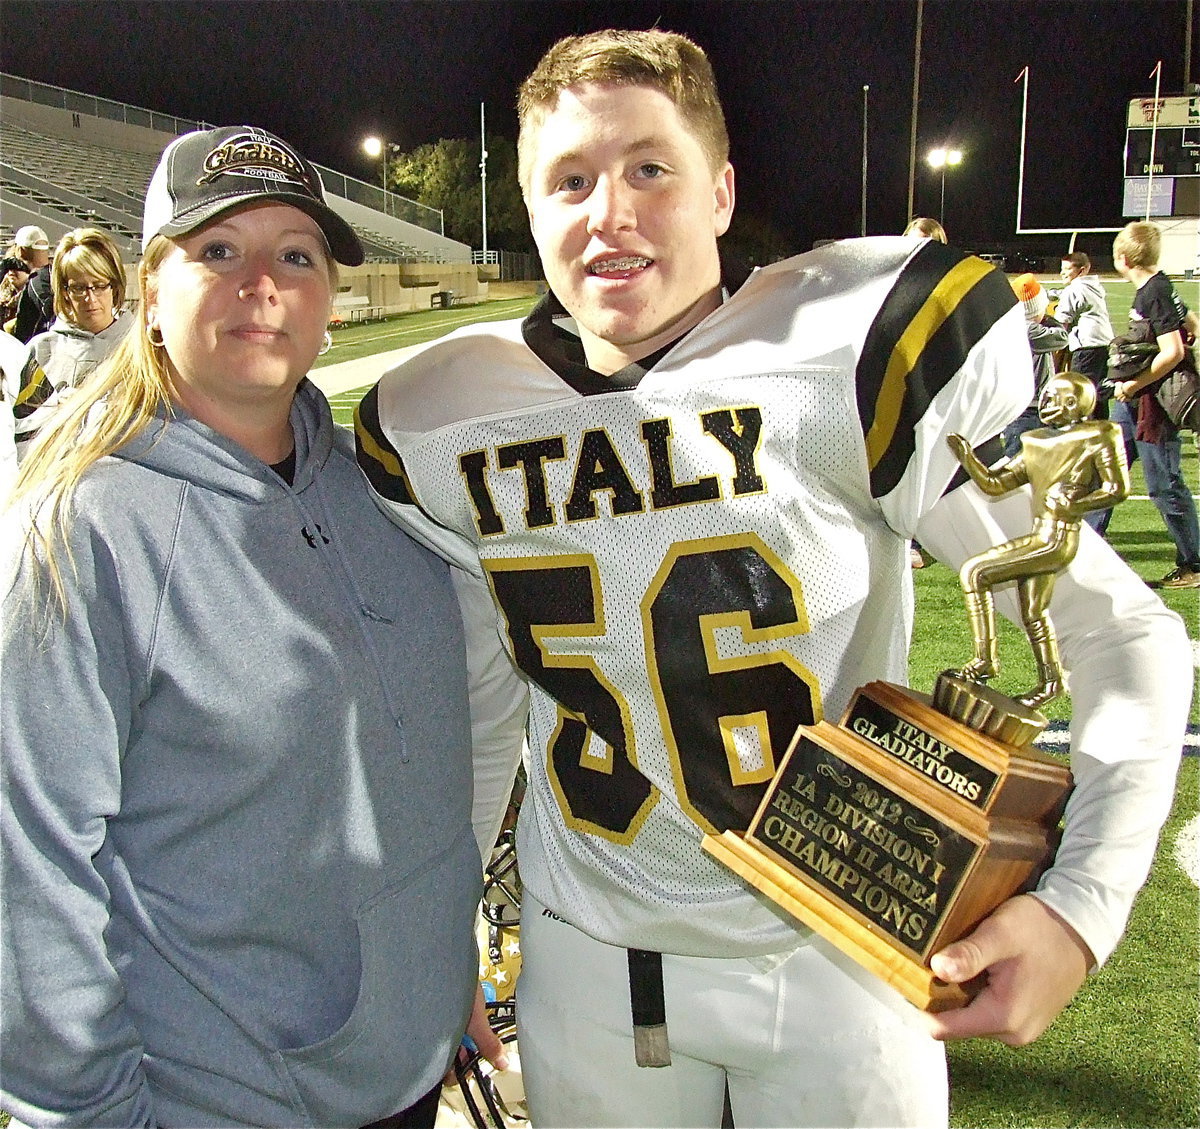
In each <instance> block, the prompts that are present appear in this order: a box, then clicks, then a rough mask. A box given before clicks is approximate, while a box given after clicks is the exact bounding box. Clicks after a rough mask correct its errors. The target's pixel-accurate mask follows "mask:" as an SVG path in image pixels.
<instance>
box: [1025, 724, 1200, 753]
mask: <svg viewBox="0 0 1200 1129" xmlns="http://www.w3.org/2000/svg"><path fill="white" fill-rule="evenodd" d="M1033 743H1034V745H1036V746H1037V747H1038V748H1040V749H1046V750H1047V751H1049V752H1053V753H1057V752H1061V751H1063V750H1066V749H1068V748H1070V745H1071V731H1070V729H1068V728H1067V726H1066V723H1065V722H1053V721H1052V722H1051V723H1050V725H1049V726H1048V727H1047V729H1046V731H1045V732H1044V733H1042V734H1041V735H1040V736H1039V737H1037V738H1036V739H1035V740H1034V742H1033ZM1183 755H1184V756H1185V757H1195V756H1200V729H1198V728H1197V727H1196V726H1194V725H1189V726H1188V727H1187V732H1186V733H1185V734H1184V736H1183Z"/></svg>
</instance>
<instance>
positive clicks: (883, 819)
mask: <svg viewBox="0 0 1200 1129" xmlns="http://www.w3.org/2000/svg"><path fill="white" fill-rule="evenodd" d="M981 691H982V695H981V693H980V692H981ZM936 697H937V698H938V702H939V704H938V706H935V705H934V702H933V700H932V699H931V698H930V697H929V696H928V695H923V694H920V693H917V692H915V691H912V690H908V689H905V688H903V687H900V686H897V685H894V684H892V683H889V682H873V683H869V684H868V685H866V686H864V687H862V688H860V689H859V690H858V691H857V693H856V694H855V696H854V698H853V700H852V701H851V703H850V705H849V707H848V708H847V710H846V713H845V715H844V716H843V717H842V719H841V722H840V723H839V724H837V725H833V724H830V723H829V722H818V723H817V724H815V725H806V726H801V727H800V729H799V730H798V731H797V732H796V735H795V737H794V739H793V741H792V744H791V746H790V747H789V749H788V751H787V754H786V755H785V757H784V760H783V762H782V764H781V766H780V768H779V771H778V772H777V773H776V775H775V778H774V780H773V781H772V783H771V785H770V787H769V788H768V789H767V792H766V794H765V796H764V797H763V800H762V803H761V804H760V805H759V808H758V811H757V812H756V813H755V816H754V818H753V820H752V821H751V823H750V827H749V829H748V830H747V831H746V833H745V834H744V835H740V834H737V833H735V832H732V831H726V832H725V833H724V834H723V835H719V836H715V835H709V836H706V837H705V839H704V843H703V846H704V849H705V850H706V851H707V852H709V853H710V854H712V855H713V856H714V857H716V858H717V859H719V860H720V861H721V862H723V863H725V865H727V866H728V867H730V868H731V869H732V870H734V871H736V872H737V873H738V874H740V875H741V876H742V877H743V878H744V879H746V880H747V881H748V882H749V883H750V884H751V885H753V886H755V887H756V888H758V889H759V890H761V891H762V892H763V893H764V894H766V895H767V896H768V897H769V898H771V899H772V900H773V901H774V902H776V903H777V904H778V905H779V906H781V907H782V908H784V909H786V910H788V911H789V912H790V913H792V914H793V915H794V916H795V917H797V918H799V919H800V920H801V921H802V922H804V923H805V924H806V925H808V926H809V927H810V928H812V929H813V930H814V931H815V932H817V933H819V934H820V935H821V936H823V937H824V938H825V939H826V940H827V941H829V942H830V943H832V944H833V945H835V946H836V947H837V948H839V949H841V951H842V952H844V953H846V954H847V955H848V956H850V957H852V958H853V959H855V960H856V961H858V963H859V964H861V965H863V966H864V967H865V968H867V969H868V970H869V971H871V972H873V973H874V974H875V975H877V976H879V977H880V978H881V979H883V980H884V981H886V982H887V983H889V984H891V985H892V986H893V987H895V988H896V989H897V990H898V991H900V992H901V993H902V994H903V995H904V996H905V997H906V998H907V999H908V1000H910V1001H911V1002H912V1003H914V1004H916V1005H917V1006H918V1007H920V1008H922V1009H924V1010H926V1011H931V1012H936V1011H942V1010H944V1009H946V1008H950V1007H960V1006H962V1005H963V1004H964V1003H966V1002H967V1001H968V1000H969V999H970V998H971V996H972V995H973V994H974V990H977V989H978V987H979V985H974V984H967V985H958V984H947V983H945V982H944V981H941V980H939V979H937V978H936V977H935V976H934V975H933V973H932V972H931V971H930V969H929V967H928V964H929V958H930V957H931V956H932V955H933V954H934V953H935V952H937V951H938V950H939V949H941V948H944V947H945V946H946V945H948V944H950V943H951V942H953V941H955V940H958V939H959V938H960V937H962V936H964V935H965V934H966V933H969V932H970V931H971V929H973V928H974V927H975V925H977V924H978V923H979V922H980V921H981V920H982V919H983V918H984V917H986V916H987V915H988V914H989V913H990V912H991V911H992V910H993V909H995V908H996V907H997V906H998V905H999V904H1000V903H1001V902H1003V901H1004V900H1005V899H1007V898H1009V897H1011V896H1012V895H1014V894H1016V893H1019V892H1020V891H1021V890H1023V889H1026V888H1031V887H1032V885H1033V884H1034V883H1035V882H1036V881H1037V878H1038V876H1039V875H1040V874H1041V872H1042V871H1043V870H1044V869H1045V868H1046V866H1048V865H1049V863H1050V861H1051V860H1052V859H1053V857H1054V852H1055V850H1056V849H1057V846H1058V838H1059V833H1058V822H1059V819H1060V817H1061V815H1062V810H1063V806H1064V804H1065V803H1066V797H1067V794H1068V792H1069V790H1070V784H1071V777H1070V772H1069V771H1068V769H1067V768H1066V767H1065V766H1064V765H1062V764H1061V763H1059V762H1058V761H1056V760H1054V759H1053V758H1051V757H1049V756H1045V755H1043V754H1041V753H1038V752H1037V751H1035V750H1031V749H1027V748H1025V747H1023V744H1021V743H1014V738H1015V739H1016V741H1017V742H1023V741H1028V740H1031V739H1032V738H1033V736H1035V735H1036V734H1037V732H1039V731H1040V729H1041V727H1042V726H1044V725H1045V719H1044V718H1043V717H1042V716H1041V715H1040V714H1038V713H1037V711H1035V710H1032V709H1028V708H1025V707H1020V706H1019V705H1017V703H1014V702H1012V701H1010V700H1008V699H1004V698H1003V697H1002V696H1001V695H999V694H996V693H995V692H994V691H993V692H989V691H988V688H987V687H983V686H980V685H978V684H972V683H969V682H964V680H961V679H957V678H956V676H954V675H951V674H945V675H943V676H942V677H941V679H940V680H939V685H938V689H937V691H936ZM981 697H982V699H984V700H983V701H982V703H981V701H980V698H981ZM993 698H994V699H996V701H992V700H990V699H993ZM943 707H944V708H949V709H956V710H957V711H958V712H960V713H965V714H967V715H968V716H971V715H975V718H974V719H975V720H978V715H980V714H982V715H984V716H985V720H984V721H983V724H984V726H985V727H988V726H990V727H993V728H995V727H999V728H1000V729H1002V730H1004V731H1005V736H1006V737H1007V739H1006V740H1005V739H1000V738H999V737H997V736H993V735H990V734H988V733H986V732H980V731H979V730H977V729H974V728H972V727H971V726H970V725H969V724H967V723H965V722H964V721H961V720H958V719H956V718H954V717H951V716H948V715H947V714H946V713H944V712H942V708H943ZM1005 707H1007V708H1005ZM1014 707H1015V708H1014ZM1001 712H1002V714H1003V717H1004V719H1005V720H1004V721H1003V722H999V723H996V724H993V723H992V721H991V719H992V718H994V717H998V716H1001ZM1013 713H1015V714H1016V715H1017V718H1016V719H1015V720H1014V719H1013V717H1012V714H1013Z"/></svg>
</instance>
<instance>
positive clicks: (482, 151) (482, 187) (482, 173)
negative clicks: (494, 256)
mask: <svg viewBox="0 0 1200 1129" xmlns="http://www.w3.org/2000/svg"><path fill="white" fill-rule="evenodd" d="M484 105H485V103H483V102H480V103H479V196H480V200H481V201H482V204H483V216H482V219H483V261H484V263H485V264H486V263H487V261H488V245H487V158H488V152H487V129H486V127H485V125H484Z"/></svg>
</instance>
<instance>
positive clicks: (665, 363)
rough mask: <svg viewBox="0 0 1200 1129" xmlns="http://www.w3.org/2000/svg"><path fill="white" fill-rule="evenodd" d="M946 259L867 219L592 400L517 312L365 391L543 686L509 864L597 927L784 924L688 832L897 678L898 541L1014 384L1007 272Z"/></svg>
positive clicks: (418, 488) (736, 950)
mask: <svg viewBox="0 0 1200 1129" xmlns="http://www.w3.org/2000/svg"><path fill="white" fill-rule="evenodd" d="M926 247H931V245H926ZM964 261H965V260H964V259H963V257H962V256H959V255H957V254H955V253H954V252H951V251H949V250H948V249H945V248H941V247H940V245H938V249H937V250H936V251H927V250H922V251H921V252H919V253H918V257H916V258H914V256H913V248H912V244H911V242H906V241H903V240H890V239H884V240H867V241H854V242H852V243H849V244H845V245H841V246H836V247H833V248H829V249H826V250H823V251H821V252H815V253H813V254H811V255H808V256H802V257H800V258H798V259H796V260H790V261H788V262H786V263H780V264H775V265H774V266H772V267H769V268H766V269H764V270H761V271H758V272H756V273H755V274H754V275H753V276H752V277H751V279H750V280H749V281H748V282H747V283H746V284H745V286H743V287H742V289H741V290H740V291H738V293H737V294H735V295H734V296H733V297H732V298H730V300H729V301H727V302H726V303H725V304H724V305H723V306H722V307H721V308H720V309H718V310H717V311H716V312H715V313H713V314H712V315H710V317H709V318H708V319H706V320H705V321H704V322H703V323H701V325H699V326H698V327H697V328H696V329H695V330H693V331H692V332H691V333H690V334H689V335H688V336H687V337H686V338H684V339H683V340H682V341H681V342H680V343H678V344H677V345H676V347H675V348H674V349H672V350H670V351H669V352H668V353H667V354H666V356H665V357H663V358H662V359H661V360H660V361H659V363H658V364H657V365H655V367H654V368H653V369H652V370H651V371H650V372H649V373H647V374H646V375H645V377H644V378H643V379H642V380H641V381H640V382H639V383H638V384H637V385H636V386H634V387H632V388H628V389H622V390H619V391H613V392H609V393H603V394H599V395H588V396H583V395H580V394H579V393H578V392H575V391H573V390H572V389H570V388H568V387H567V386H566V385H565V384H564V382H562V381H561V380H558V379H557V378H556V377H555V376H554V374H553V371H552V370H553V367H554V364H553V361H554V359H553V357H552V356H551V357H550V358H549V363H547V357H546V356H539V355H537V354H536V353H535V352H534V351H533V350H531V349H529V348H527V347H522V346H521V345H519V343H518V339H517V333H518V328H517V327H516V324H515V323H513V324H509V325H507V326H501V327H495V326H491V327H475V328H473V329H472V330H470V331H467V332H465V333H464V334H463V335H461V336H459V337H458V338H457V340H453V339H452V340H448V341H447V343H446V345H445V347H444V348H440V349H439V348H434V349H431V350H429V351H427V352H426V353H425V354H422V356H421V357H420V358H418V360H417V362H416V363H415V365H414V364H410V365H409V366H407V367H406V369H405V372H404V376H403V379H402V380H399V381H390V382H385V384H384V387H382V388H381V389H380V391H379V392H378V394H377V395H376V396H375V399H374V402H368V403H367V404H366V406H365V410H364V413H363V418H364V420H366V421H368V431H370V432H371V433H370V434H369V435H368V436H367V442H368V443H369V444H373V445H375V446H376V447H377V448H379V449H381V450H386V451H387V452H389V453H390V454H389V456H388V457H389V458H393V457H394V460H395V463H396V465H397V466H399V467H402V468H403V473H404V477H405V481H406V482H407V483H408V484H409V485H410V486H411V490H412V492H413V495H414V497H413V498H412V499H411V501H415V502H416V503H417V504H418V505H419V507H420V509H421V511H423V518H421V520H427V519H432V520H433V521H434V522H436V523H437V524H438V525H439V526H440V527H442V528H443V529H446V530H449V531H451V533H452V534H455V535H457V539H458V540H459V541H460V542H461V548H460V550H459V551H460V552H461V554H462V556H463V558H464V559H467V558H469V557H470V556H471V555H472V554H478V557H479V558H481V559H482V561H483V564H484V568H485V570H486V572H487V575H488V579H489V583H490V584H491V585H492V589H493V593H494V595H495V597H496V600H497V603H498V605H499V606H500V608H501V609H502V611H501V621H500V626H501V634H502V636H503V637H504V638H505V640H506V643H507V645H508V646H509V647H510V649H511V650H512V652H513V654H514V656H515V658H516V661H517V663H518V665H519V666H521V667H522V669H523V670H524V671H525V672H526V673H527V674H528V675H529V676H530V678H531V680H532V683H533V687H534V689H533V693H532V708H531V726H530V748H531V752H532V761H533V763H532V764H531V769H530V783H529V791H528V793H527V796H526V800H525V804H524V806H523V808H522V815H521V824H520V827H519V832H518V850H519V853H520V858H521V870H522V877H523V880H524V882H525V883H526V885H527V887H528V888H529V889H530V890H531V891H532V892H533V893H534V895H535V896H536V897H537V899H538V900H539V901H540V902H541V903H542V904H543V905H545V906H547V907H548V908H549V909H551V910H552V911H553V912H555V913H557V914H559V915H560V916H562V917H564V918H565V919H567V920H568V921H570V922H572V923H573V924H575V925H576V926H578V927H579V928H581V929H583V930H585V931H586V932H588V933H589V934H591V935H592V936H595V937H597V938H599V939H600V940H603V941H607V942H610V943H613V944H619V945H627V946H629V945H633V946H636V947H639V948H649V949H659V950H661V951H666V952H676V953H681V954H690V955H697V956H711V955H731V954H741V955H755V954H763V953H770V952H779V951H783V950H786V949H788V948H790V947H793V946H794V945H795V944H796V943H797V942H798V940H799V939H800V937H801V931H800V930H798V928H797V927H796V925H795V923H794V922H793V921H792V920H791V919H790V918H787V917H786V916H785V915H783V914H782V913H781V912H780V911H778V910H776V909H775V908H774V907H773V906H772V905H770V904H769V903H767V902H765V901H764V900H762V899H760V898H759V897H758V896H757V895H756V894H754V893H753V892H751V891H749V890H748V889H747V888H746V886H745V885H744V884H743V883H742V881H741V880H740V879H739V878H737V877H736V876H734V875H733V874H732V873H731V872H730V871H728V870H727V869H726V868H724V867H723V866H721V864H719V863H717V862H716V861H715V860H713V859H711V858H710V857H709V856H708V855H707V854H705V853H703V852H702V851H701V849H700V840H701V839H702V837H703V835H704V834H705V832H707V831H712V830H717V831H719V830H723V829H724V828H726V827H733V828H742V827H744V826H745V825H746V823H747V821H748V819H749V818H750V815H751V814H752V813H753V811H754V808H755V807H756V806H757V802H758V800H759V798H761V795H762V793H763V790H764V789H765V787H766V785H767V783H768V782H769V780H770V778H771V776H772V774H773V772H774V769H775V768H776V767H777V766H778V763H779V759H780V758H781V756H782V754H783V752H784V751H785V750H786V747H787V744H788V742H789V740H790V738H791V735H792V733H793V732H794V729H795V727H796V725H797V724H800V723H802V722H805V721H808V720H811V719H813V718H814V717H817V716H820V715H822V714H825V715H829V716H832V717H836V716H838V715H839V714H840V711H841V710H842V708H843V707H844V706H845V704H846V702H847V701H848V699H849V697H850V695H851V693H852V692H853V690H854V689H855V688H856V687H857V686H859V685H861V684H862V683H864V682H866V681H869V680H871V679H875V678H883V679H889V680H893V681H901V682H903V681H904V680H905V678H906V673H907V672H906V665H907V658H906V656H907V643H908V635H909V630H910V627H911V614H912V596H911V580H910V576H909V569H908V567H907V545H906V541H905V538H906V537H907V536H909V535H911V531H912V529H913V528H914V527H915V525H916V524H917V521H918V520H919V518H920V516H921V514H922V513H923V512H924V510H925V509H927V508H928V507H929V506H930V505H932V504H933V502H934V501H936V499H937V497H938V496H940V494H941V492H942V490H943V489H944V488H945V486H946V484H947V483H948V482H949V481H950V478H951V476H952V474H953V471H954V469H955V467H956V465H957V464H956V463H955V462H954V460H953V457H952V455H951V454H950V453H949V450H948V448H947V447H946V444H945V442H944V436H945V434H946V433H948V432H949V431H957V432H961V433H963V434H965V435H966V436H967V437H968V438H969V439H970V440H971V441H972V443H974V444H978V443H980V442H982V441H983V440H985V439H987V438H990V437H991V436H992V435H994V434H995V433H996V432H998V431H999V429H1000V428H1001V427H1002V426H1003V424H1004V423H1005V422H1007V420H1008V419H1009V418H1011V417H1012V416H1013V415H1015V414H1016V412H1017V411H1019V409H1020V407H1022V406H1023V401H1024V399H1025V395H1024V391H1025V388H1026V383H1025V379H1027V377H1026V378H1024V379H1023V378H1022V376H1021V373H1022V366H1024V370H1025V371H1026V372H1027V370H1028V364H1029V362H1028V348H1027V346H1026V343H1025V340H1024V334H1023V328H1022V326H1021V323H1020V318H1019V316H1011V317H1010V316H1009V311H1010V310H1011V309H1012V307H1013V300H1012V298H1011V291H1010V290H1009V288H1008V287H1007V285H1006V284H1004V280H1003V277H1002V276H999V282H997V281H996V280H995V279H993V278H991V277H990V275H991V274H993V273H994V272H986V273H981V272H980V271H979V269H978V268H976V267H975V266H973V265H971V264H973V263H977V262H978V260H972V261H969V262H968V264H967V267H966V268H964V266H963V264H964ZM955 272H958V273H957V274H956V273H955ZM964 272H965V273H964ZM898 309H899V310H901V312H900V313H897V310H898ZM881 327H882V328H881ZM480 336H490V337H491V344H492V347H491V348H490V349H482V350H480V349H479V345H480V341H479V338H480ZM985 338H987V339H988V344H987V347H986V348H982V347H981V342H983V341H984V339H985ZM865 340H866V341H868V343H869V344H870V348H868V349H867V350H865V352H864V341H865ZM881 340H885V341H887V342H888V344H887V345H885V346H881V345H880V341H881ZM500 346H503V347H500ZM477 352H478V353H479V355H481V356H482V355H486V356H488V357H490V358H491V359H490V362H489V367H488V372H489V380H488V382H487V386H486V387H481V382H480V381H479V379H478V372H479V371H480V369H479V367H477V366H476V365H472V364H465V363H462V362H463V360H465V359H466V358H467V357H473V356H474V355H476V353H477ZM927 354H933V355H936V363H932V362H931V360H930V357H929V356H928V355H927ZM497 356H502V357H503V358H504V361H505V363H504V364H503V365H500V366H498V365H497V363H496V358H497ZM864 356H866V357H867V358H868V363H865V364H864V363H860V362H862V361H863V358H864ZM923 362H924V363H923ZM1014 373H1016V374H1017V377H1016V379H1013V374H1014ZM434 400H436V402H433V401H434ZM864 403H866V404H867V405H868V406H869V411H867V412H864V411H863V409H862V407H861V405H863V404H864ZM865 415H866V416H869V418H864V416H865ZM371 423H373V424H374V426H373V427H371V426H370V425H371ZM865 433H866V434H865ZM361 445H362V439H361V437H360V446H361ZM581 452H584V456H583V457H581ZM368 473H369V474H370V475H371V477H372V481H373V482H376V483H377V486H378V482H377V480H378V479H379V478H380V477H381V476H384V477H386V474H385V471H384V470H383V461H382V460H381V461H380V464H379V465H378V466H376V467H374V468H372V467H370V466H368ZM393 477H394V476H393ZM881 483H883V484H884V485H886V492H885V493H880V484H881ZM380 492H381V493H384V494H385V496H387V495H386V484H385V488H384V489H383V490H381V491H380ZM414 509H415V507H414V506H413V505H406V504H399V505H398V506H397V507H396V510H397V512H398V513H399V514H400V515H401V516H404V515H405V514H408V515H409V516H410V517H411V518H412V519H413V520H417V517H418V515H416V514H415V513H414V512H413V511H414ZM593 511H594V515H595V516H592V513H593Z"/></svg>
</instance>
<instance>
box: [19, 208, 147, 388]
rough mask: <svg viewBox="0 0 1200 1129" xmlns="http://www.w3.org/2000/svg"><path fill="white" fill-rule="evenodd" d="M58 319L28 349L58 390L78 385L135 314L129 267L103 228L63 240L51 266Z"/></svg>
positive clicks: (79, 229) (82, 229) (81, 230)
mask: <svg viewBox="0 0 1200 1129" xmlns="http://www.w3.org/2000/svg"><path fill="white" fill-rule="evenodd" d="M50 285H51V288H52V290H53V292H54V313H55V315H56V316H55V319H54V322H53V323H52V324H51V326H50V328H49V329H48V330H46V332H45V333H39V334H38V335H37V336H36V337H34V338H33V340H32V341H30V342H29V347H30V348H31V349H32V350H33V353H34V356H35V357H36V358H37V362H38V364H39V365H40V366H41V369H42V371H43V372H44V373H45V374H46V378H47V380H48V381H49V384H50V387H51V388H52V389H53V390H54V391H55V392H61V391H62V390H63V389H64V388H74V387H75V386H76V385H78V384H79V383H80V382H81V381H82V380H83V378H84V377H85V376H87V374H88V373H89V372H91V371H92V370H93V369H94V368H95V367H96V366H97V365H98V364H99V363H100V362H101V361H102V360H104V358H105V357H107V356H108V355H109V353H111V352H112V351H113V349H114V348H116V345H117V343H118V342H119V341H120V340H121V338H122V337H124V336H125V334H126V333H127V332H128V330H129V327H130V325H131V324H132V323H133V318H132V317H131V316H130V315H129V314H128V313H127V312H126V311H125V309H124V303H125V268H124V267H123V266H122V265H121V252H120V251H119V250H117V245H116V244H115V243H114V242H113V241H112V239H110V238H109V236H108V235H106V234H105V233H104V232H103V231H101V230H100V229H99V228H95V227H77V228H76V229H75V230H74V231H68V232H67V233H66V235H64V236H63V237H62V239H60V240H59V243H58V247H57V248H56V249H55V252H54V262H53V264H52V265H51V267H50Z"/></svg>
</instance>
